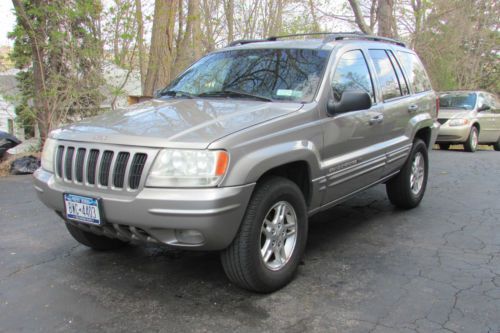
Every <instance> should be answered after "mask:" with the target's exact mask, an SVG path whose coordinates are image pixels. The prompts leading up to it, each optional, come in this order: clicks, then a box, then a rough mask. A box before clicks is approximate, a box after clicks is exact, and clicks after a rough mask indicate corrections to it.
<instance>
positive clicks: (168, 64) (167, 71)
mask: <svg viewBox="0 0 500 333" xmlns="http://www.w3.org/2000/svg"><path fill="white" fill-rule="evenodd" d="M176 9H177V1H176V0H169V1H165V0H156V1H155V10H154V19H153V31H152V33H151V49H150V52H149V63H148V71H147V75H146V82H145V86H144V95H146V96H153V94H154V92H155V90H157V89H160V88H163V87H165V86H166V85H167V84H168V83H169V82H170V79H171V68H172V55H173V53H172V52H173V45H172V44H173V39H174V38H173V35H174V24H175V13H176Z"/></svg>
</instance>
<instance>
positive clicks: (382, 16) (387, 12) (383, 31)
mask: <svg viewBox="0 0 500 333" xmlns="http://www.w3.org/2000/svg"><path fill="white" fill-rule="evenodd" d="M393 10H394V1H393V0H378V7H377V20H378V32H377V33H378V35H379V36H385V37H395V31H394V28H395V26H396V23H395V20H394V16H393Z"/></svg>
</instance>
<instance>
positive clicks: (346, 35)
mask: <svg viewBox="0 0 500 333" xmlns="http://www.w3.org/2000/svg"><path fill="white" fill-rule="evenodd" d="M318 35H319V36H325V37H324V38H323V42H324V43H328V42H333V41H336V40H344V39H363V40H372V41H376V42H387V43H393V44H396V45H399V46H402V47H406V44H405V43H403V42H402V41H399V40H396V39H393V38H388V37H381V36H373V35H367V34H365V33H363V32H361V31H352V32H311V33H301V34H291V35H282V36H271V37H268V38H263V39H239V40H235V41H234V42H231V43H229V45H228V47H231V46H237V45H244V44H251V43H261V42H275V41H277V40H278V39H284V38H293V37H307V36H318Z"/></svg>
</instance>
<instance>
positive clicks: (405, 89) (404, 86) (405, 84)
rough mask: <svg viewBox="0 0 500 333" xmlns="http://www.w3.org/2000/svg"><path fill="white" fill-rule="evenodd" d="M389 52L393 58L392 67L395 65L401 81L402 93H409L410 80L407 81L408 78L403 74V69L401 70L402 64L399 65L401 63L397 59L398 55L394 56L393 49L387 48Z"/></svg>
mask: <svg viewBox="0 0 500 333" xmlns="http://www.w3.org/2000/svg"><path fill="white" fill-rule="evenodd" d="M387 54H388V55H389V58H391V62H392V67H394V69H395V70H396V73H397V74H398V81H399V87H400V88H401V94H403V95H409V94H410V89H409V88H408V82H406V78H405V76H404V75H403V71H402V70H401V66H400V65H399V63H398V61H397V60H396V57H395V56H394V54H393V53H392V51H390V50H387Z"/></svg>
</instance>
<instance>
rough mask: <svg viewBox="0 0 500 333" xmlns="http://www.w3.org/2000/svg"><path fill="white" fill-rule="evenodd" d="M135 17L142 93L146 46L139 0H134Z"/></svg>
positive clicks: (144, 79)
mask: <svg viewBox="0 0 500 333" xmlns="http://www.w3.org/2000/svg"><path fill="white" fill-rule="evenodd" d="M135 18H136V20H137V46H138V48H139V72H140V74H141V91H142V93H143V94H144V88H145V85H146V71H147V63H146V48H145V46H144V21H143V19H142V4H141V0H135Z"/></svg>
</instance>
